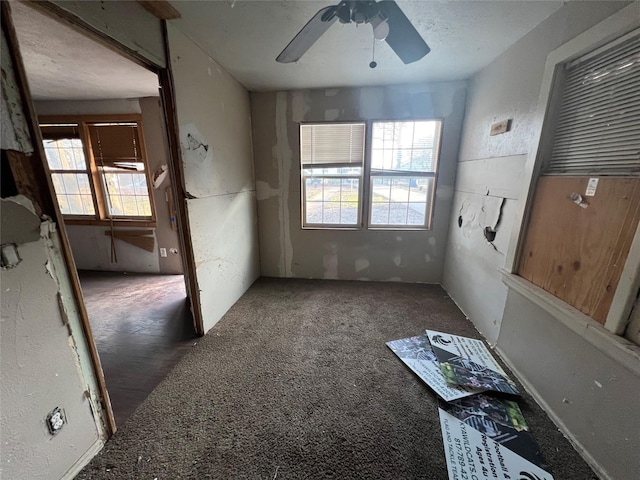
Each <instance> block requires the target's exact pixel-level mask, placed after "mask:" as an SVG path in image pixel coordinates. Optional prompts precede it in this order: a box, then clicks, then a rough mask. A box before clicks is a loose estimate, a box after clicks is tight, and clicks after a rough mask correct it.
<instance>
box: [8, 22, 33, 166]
mask: <svg viewBox="0 0 640 480" xmlns="http://www.w3.org/2000/svg"><path fill="white" fill-rule="evenodd" d="M0 66H1V71H0V73H1V75H0V95H1V98H2V101H1V104H0V108H1V110H0V126H1V129H0V131H1V136H0V139H1V141H2V143H1V145H2V148H3V149H4V150H16V151H18V152H23V153H25V154H26V155H30V154H31V153H33V146H32V145H31V136H30V135H29V130H28V128H27V121H26V119H25V118H24V114H23V112H22V98H21V96H20V90H19V89H18V83H17V81H16V78H15V75H14V71H13V65H12V63H11V54H10V52H9V45H8V43H7V41H6V39H5V36H4V33H3V34H2V39H1V43H0Z"/></svg>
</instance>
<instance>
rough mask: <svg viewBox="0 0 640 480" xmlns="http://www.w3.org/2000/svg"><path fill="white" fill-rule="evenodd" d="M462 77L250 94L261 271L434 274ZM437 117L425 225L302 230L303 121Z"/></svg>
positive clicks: (430, 277) (428, 277)
mask: <svg viewBox="0 0 640 480" xmlns="http://www.w3.org/2000/svg"><path fill="white" fill-rule="evenodd" d="M465 94H466V85H465V82H451V83H434V84H428V85H399V86H390V87H366V88H332V89H326V90H305V91H290V92H277V93H276V92H272V93H252V94H251V108H252V110H251V113H252V122H253V137H254V138H253V140H254V147H253V148H254V158H255V165H256V186H257V191H258V218H259V224H260V260H261V273H262V275H265V276H274V277H303V278H327V279H341V280H374V281H401V282H425V283H439V282H440V281H441V280H442V268H443V264H444V252H445V248H446V242H447V234H448V229H449V218H450V210H451V200H452V192H453V182H454V178H455V171H456V159H457V155H458V143H459V139H460V129H461V124H462V116H463V112H464V102H465ZM421 118H442V119H443V120H444V127H443V138H442V148H441V157H440V164H439V172H438V177H437V178H438V180H437V188H436V200H435V210H434V215H433V224H432V229H431V230H428V231H424V230H423V231H402V230H396V231H374V230H364V229H363V230H358V231H344V230H342V231H340V230H302V229H301V213H300V209H301V205H300V157H299V143H298V142H299V122H302V121H306V122H313V121H325V120H331V121H358V120H379V119H398V120H401V119H421Z"/></svg>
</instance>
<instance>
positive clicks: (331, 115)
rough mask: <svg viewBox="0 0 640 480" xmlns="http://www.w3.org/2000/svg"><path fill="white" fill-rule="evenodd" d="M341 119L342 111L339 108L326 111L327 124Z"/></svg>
mask: <svg viewBox="0 0 640 480" xmlns="http://www.w3.org/2000/svg"><path fill="white" fill-rule="evenodd" d="M338 118H340V109H339V108H329V109H327V110H325V111H324V119H325V121H327V122H333V121H336V120H338Z"/></svg>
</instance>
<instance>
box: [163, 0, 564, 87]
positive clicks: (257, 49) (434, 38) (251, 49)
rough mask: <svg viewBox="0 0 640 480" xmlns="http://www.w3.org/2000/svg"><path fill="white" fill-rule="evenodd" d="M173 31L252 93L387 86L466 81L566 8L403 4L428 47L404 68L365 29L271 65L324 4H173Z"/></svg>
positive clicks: (342, 29)
mask: <svg viewBox="0 0 640 480" xmlns="http://www.w3.org/2000/svg"><path fill="white" fill-rule="evenodd" d="M171 3H172V5H173V6H174V7H175V8H177V9H178V10H179V11H180V13H181V14H182V19H180V20H175V25H176V26H177V27H178V28H179V29H180V30H181V31H182V32H183V33H185V34H186V35H187V36H189V37H190V38H191V39H192V40H194V41H195V42H196V43H197V44H199V45H200V46H201V47H202V48H203V49H204V50H205V51H206V52H207V53H208V54H209V55H210V56H211V57H212V58H214V59H215V60H216V61H217V62H218V63H220V64H221V65H222V66H223V67H224V68H225V69H226V70H228V71H229V72H230V73H231V74H232V75H233V76H234V77H235V78H236V79H238V80H239V81H240V82H241V83H242V84H243V85H245V86H246V87H247V88H248V89H249V90H277V89H295V88H313V87H332V86H360V85H385V84H394V83H417V82H424V81H440V80H454V79H455V80H459V79H465V78H468V77H469V76H471V75H472V74H474V73H475V72H477V71H478V70H480V69H482V68H483V67H484V66H486V65H488V64H489V63H490V62H491V61H492V60H493V59H495V58H496V57H497V56H498V55H499V54H500V53H502V52H503V51H505V50H506V49H507V48H508V47H509V46H510V45H512V44H513V43H514V42H516V41H517V40H518V39H520V38H521V37H522V36H524V35H525V34H526V33H527V32H529V31H530V30H531V29H533V28H534V27H535V26H536V25H538V24H539V23H540V22H541V21H542V20H544V19H545V18H547V17H548V16H549V15H551V14H552V13H553V12H554V11H555V10H557V9H558V8H559V7H561V6H562V5H563V3H564V2H561V1H550V0H545V1H484V0H474V1H403V0H397V3H398V5H399V6H400V8H401V9H402V10H403V11H404V13H405V15H406V16H407V17H408V18H409V19H410V20H411V21H412V22H413V24H414V26H415V27H416V29H417V30H418V31H419V33H420V34H421V35H422V37H423V38H424V40H425V41H426V42H427V43H428V44H429V46H430V47H431V53H429V54H428V55H427V56H426V57H424V58H423V59H422V60H420V61H418V62H415V63H413V64H410V65H405V64H403V63H402V62H401V61H400V59H399V58H398V57H397V56H396V55H395V54H394V53H393V51H392V50H391V49H390V48H389V47H388V45H386V43H384V42H379V41H378V42H376V52H375V59H376V62H377V63H378V66H377V68H375V69H370V68H369V62H370V61H371V58H372V48H373V45H372V44H373V33H372V29H371V26H370V25H360V26H356V25H355V24H348V25H342V24H340V23H338V22H336V23H335V24H334V25H333V26H331V27H330V28H329V30H328V31H327V32H326V33H325V34H324V35H323V36H322V37H321V38H320V40H319V41H318V42H317V43H316V44H315V45H314V46H312V47H311V49H310V50H309V51H308V52H307V53H306V54H305V55H304V56H303V57H302V58H301V60H300V61H299V62H298V63H295V64H280V63H277V62H276V61H275V58H276V57H277V56H278V54H279V53H280V52H281V51H282V49H283V48H284V47H285V46H286V45H287V44H288V43H289V41H290V40H291V39H292V38H293V37H294V36H295V35H296V33H297V32H298V31H299V30H300V29H301V28H302V27H303V26H304V25H305V23H306V22H307V21H308V20H309V19H310V18H311V17H312V16H313V15H314V14H315V13H316V12H317V11H318V10H320V9H321V8H323V7H326V6H328V5H332V4H336V3H338V2H337V0H329V1H315V0H314V1H270V0H267V1H245V0H220V1H207V2H201V1H172V2H171Z"/></svg>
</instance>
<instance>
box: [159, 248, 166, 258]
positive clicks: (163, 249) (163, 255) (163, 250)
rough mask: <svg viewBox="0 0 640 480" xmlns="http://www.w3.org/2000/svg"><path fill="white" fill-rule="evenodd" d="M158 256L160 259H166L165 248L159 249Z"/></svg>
mask: <svg viewBox="0 0 640 480" xmlns="http://www.w3.org/2000/svg"><path fill="white" fill-rule="evenodd" d="M160 256H161V257H166V256H167V249H166V248H161V249H160Z"/></svg>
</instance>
